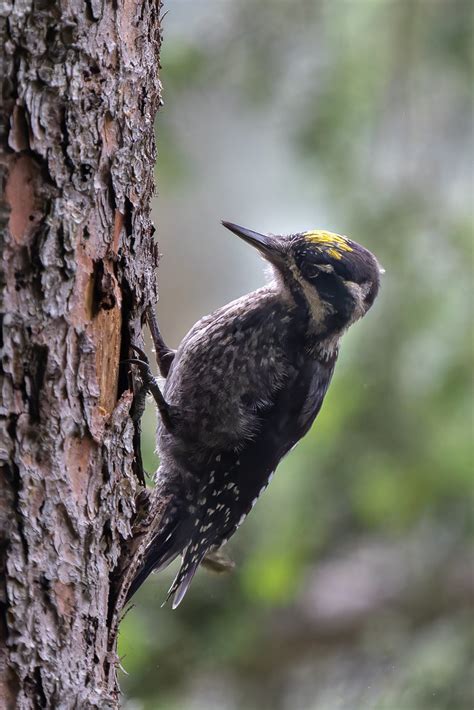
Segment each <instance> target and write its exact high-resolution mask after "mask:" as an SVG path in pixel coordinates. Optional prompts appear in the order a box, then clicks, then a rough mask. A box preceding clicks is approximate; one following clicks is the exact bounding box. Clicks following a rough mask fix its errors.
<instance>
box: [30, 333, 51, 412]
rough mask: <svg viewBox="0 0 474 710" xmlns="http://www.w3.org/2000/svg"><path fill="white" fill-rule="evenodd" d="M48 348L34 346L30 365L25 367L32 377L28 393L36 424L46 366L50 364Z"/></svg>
mask: <svg viewBox="0 0 474 710" xmlns="http://www.w3.org/2000/svg"><path fill="white" fill-rule="evenodd" d="M48 352H49V351H48V348H47V347H46V345H34V346H33V347H32V349H31V354H30V357H29V359H28V363H27V365H26V367H25V374H27V375H29V376H30V389H29V392H28V413H29V415H30V419H31V420H32V421H34V422H37V421H39V419H40V399H41V389H42V387H43V382H44V376H45V373H46V366H47V362H48Z"/></svg>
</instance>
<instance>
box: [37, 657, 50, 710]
mask: <svg viewBox="0 0 474 710" xmlns="http://www.w3.org/2000/svg"><path fill="white" fill-rule="evenodd" d="M34 679H35V686H36V698H37V700H38V707H40V708H46V707H48V703H47V702H46V695H45V693H44V688H43V679H42V677H41V668H40V667H39V666H36V668H35V671H34Z"/></svg>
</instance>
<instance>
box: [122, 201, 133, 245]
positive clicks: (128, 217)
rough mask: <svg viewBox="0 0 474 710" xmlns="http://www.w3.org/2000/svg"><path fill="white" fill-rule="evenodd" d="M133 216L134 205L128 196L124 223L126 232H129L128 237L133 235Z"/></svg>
mask: <svg viewBox="0 0 474 710" xmlns="http://www.w3.org/2000/svg"><path fill="white" fill-rule="evenodd" d="M132 218H133V205H132V203H131V202H130V200H129V199H128V197H126V198H125V215H124V223H125V232H126V234H127V237H131V236H132Z"/></svg>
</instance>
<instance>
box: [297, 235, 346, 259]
mask: <svg viewBox="0 0 474 710" xmlns="http://www.w3.org/2000/svg"><path fill="white" fill-rule="evenodd" d="M303 237H305V239H308V241H310V242H314V243H315V244H318V245H320V246H321V247H324V248H325V250H326V251H327V253H328V254H329V256H332V258H333V259H342V254H341V251H354V250H353V248H352V247H351V246H350V245H349V244H348V242H347V238H346V237H343V236H342V235H340V234H334V232H325V231H324V230H322V229H316V230H314V231H312V232H303Z"/></svg>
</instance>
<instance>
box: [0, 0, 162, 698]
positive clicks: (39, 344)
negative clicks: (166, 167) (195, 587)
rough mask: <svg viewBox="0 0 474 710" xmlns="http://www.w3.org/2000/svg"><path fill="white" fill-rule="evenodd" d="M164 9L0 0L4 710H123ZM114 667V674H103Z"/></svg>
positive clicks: (148, 1)
mask: <svg viewBox="0 0 474 710" xmlns="http://www.w3.org/2000/svg"><path fill="white" fill-rule="evenodd" d="M159 13H160V3H159V2H157V0H142V1H141V2H139V3H137V2H135V0H116V1H115V2H112V1H111V0H86V1H84V0H61V2H60V3H58V2H54V0H10V2H3V3H0V22H1V37H0V54H1V55H2V63H3V67H2V96H3V100H2V105H1V107H0V119H1V120H0V126H1V147H2V152H1V160H0V168H1V181H0V184H1V185H2V193H1V196H0V228H1V246H0V249H1V253H0V284H1V290H2V300H1V303H0V311H1V314H0V317H1V324H0V325H1V341H0V347H1V366H0V377H1V381H0V387H1V404H0V407H1V409H0V415H1V429H0V486H1V495H0V566H1V573H0V574H1V579H0V612H1V613H0V707H1V708H20V709H21V710H23V709H24V708H25V709H26V708H28V709H29V708H81V709H82V708H101V710H103V709H104V708H115V707H117V705H118V699H117V698H118V689H117V686H116V680H115V673H114V672H113V666H114V663H115V658H114V654H113V648H114V639H113V638H112V639H111V638H110V633H109V631H110V626H111V612H112V611H113V610H112V609H111V608H110V601H109V600H110V598H113V585H112V583H111V580H113V574H114V569H117V566H118V565H119V562H120V556H121V554H122V553H123V551H124V549H125V547H126V543H125V541H126V540H127V539H129V538H130V535H131V528H132V524H133V515H134V510H135V498H136V495H137V493H138V492H139V491H140V485H139V480H138V474H139V465H138V464H139V453H138V443H139V442H138V438H139V437H138V434H137V431H136V430H135V429H134V425H133V423H132V421H131V419H130V404H131V398H132V394H131V392H130V383H129V380H128V376H127V370H126V368H122V369H120V371H119V361H120V360H121V359H122V358H124V357H127V356H128V352H129V344H130V342H131V341H134V342H137V343H139V342H140V338H141V335H140V333H141V325H142V321H143V313H144V310H145V307H146V305H147V304H148V303H152V302H154V300H155V281H154V279H155V274H154V269H155V266H156V264H157V249H156V245H155V242H154V240H153V228H152V225H151V222H150V217H149V212H150V198H151V196H152V193H153V189H154V185H153V168H154V162H155V143H154V133H153V124H154V118H155V114H156V111H157V108H158V105H159V103H160V83H159V79H158V57H159V48H160V40H161V33H160V16H159ZM111 669H112V670H111Z"/></svg>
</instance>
